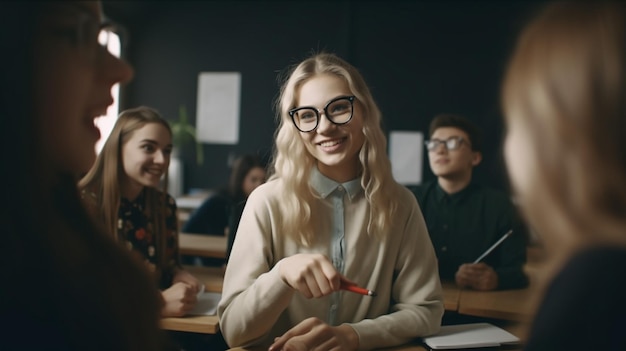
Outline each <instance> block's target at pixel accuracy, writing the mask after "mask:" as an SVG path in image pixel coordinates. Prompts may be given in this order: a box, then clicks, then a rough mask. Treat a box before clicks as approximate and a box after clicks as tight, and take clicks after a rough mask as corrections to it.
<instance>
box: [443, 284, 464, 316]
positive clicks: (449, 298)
mask: <svg viewBox="0 0 626 351" xmlns="http://www.w3.org/2000/svg"><path fill="white" fill-rule="evenodd" d="M441 287H442V288H443V307H444V308H445V310H446V311H456V310H458V309H459V299H460V298H461V289H459V287H457V286H456V284H454V283H448V282H442V283H441Z"/></svg>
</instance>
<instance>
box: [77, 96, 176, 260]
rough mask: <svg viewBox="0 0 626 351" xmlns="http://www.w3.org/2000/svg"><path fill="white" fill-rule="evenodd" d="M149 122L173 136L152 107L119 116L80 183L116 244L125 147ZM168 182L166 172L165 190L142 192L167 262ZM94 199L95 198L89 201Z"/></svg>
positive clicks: (160, 253)
mask: <svg viewBox="0 0 626 351" xmlns="http://www.w3.org/2000/svg"><path fill="white" fill-rule="evenodd" d="M150 123H158V124H160V125H162V126H164V127H165V128H166V129H167V130H168V131H169V133H170V135H171V134H172V130H171V128H170V125H169V123H167V121H166V120H165V119H163V118H162V117H161V115H159V113H158V112H157V111H156V110H154V109H152V108H149V107H145V106H140V107H137V108H133V109H128V110H125V111H123V112H122V113H120V115H119V117H118V119H117V122H116V123H115V126H114V127H113V130H112V131H111V134H110V135H109V138H108V139H107V140H106V142H105V143H104V146H103V147H102V151H101V152H100V154H99V155H98V157H97V158H96V162H95V163H94V165H93V166H92V167H91V169H90V170H89V172H88V173H87V174H86V175H85V176H84V177H83V178H82V179H81V180H80V182H79V184H78V186H79V188H80V189H81V190H82V191H83V197H84V200H85V202H86V205H87V206H88V207H90V208H91V210H92V212H95V215H96V217H98V218H96V219H97V220H101V221H102V223H103V225H104V226H105V229H106V230H107V232H108V233H111V234H112V235H114V239H115V240H116V241H117V240H119V235H118V230H117V222H118V215H119V214H118V213H119V208H120V200H121V197H122V192H121V189H120V184H122V182H123V180H124V179H125V177H126V175H125V173H124V167H123V165H122V157H121V155H122V147H123V146H124V144H125V143H126V142H127V141H128V140H129V139H130V138H131V136H132V135H133V133H134V132H135V131H136V130H138V129H141V128H143V127H144V126H145V125H146V124H150ZM167 181H168V177H167V172H166V173H165V179H164V182H163V188H162V189H160V190H159V189H154V188H149V187H145V188H144V190H143V192H144V196H145V201H146V203H145V210H146V211H147V212H148V213H150V214H151V216H152V217H151V219H152V220H153V222H152V224H153V226H154V227H153V228H154V234H155V235H156V237H157V238H158V239H157V240H158V243H159V245H158V246H157V250H159V251H158V253H159V257H160V258H161V259H164V258H163V256H164V255H163V254H162V252H161V251H162V250H163V249H164V247H165V239H166V238H167V235H166V230H167V227H166V225H165V218H166V209H167V201H166V200H167V198H166V197H167ZM91 196H93V197H95V198H90V197H91ZM94 202H95V203H94ZM94 206H95V208H94ZM161 264H163V265H164V264H166V262H161Z"/></svg>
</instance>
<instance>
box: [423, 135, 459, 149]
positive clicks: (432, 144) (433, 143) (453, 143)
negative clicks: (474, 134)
mask: <svg viewBox="0 0 626 351" xmlns="http://www.w3.org/2000/svg"><path fill="white" fill-rule="evenodd" d="M463 143H467V141H466V140H465V139H464V138H463V137H460V136H453V137H449V138H448V139H446V140H440V139H431V140H426V141H425V142H424V145H425V146H426V149H428V151H435V150H437V149H438V148H439V145H443V146H445V148H446V150H448V151H449V150H456V149H458V148H460V147H461V146H462V145H463ZM468 146H469V143H468Z"/></svg>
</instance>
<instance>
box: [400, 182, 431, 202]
mask: <svg viewBox="0 0 626 351" xmlns="http://www.w3.org/2000/svg"><path fill="white" fill-rule="evenodd" d="M436 184H437V181H436V180H430V181H428V182H425V183H421V184H419V185H412V186H408V187H407V188H408V189H409V190H410V191H411V193H413V195H414V196H415V197H416V198H417V199H418V201H419V200H422V199H424V198H425V197H426V196H427V195H428V193H430V192H431V191H432V189H434V188H435V185H436Z"/></svg>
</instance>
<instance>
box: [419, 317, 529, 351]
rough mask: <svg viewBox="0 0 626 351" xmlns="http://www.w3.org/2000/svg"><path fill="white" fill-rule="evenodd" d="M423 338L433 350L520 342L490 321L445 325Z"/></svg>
mask: <svg viewBox="0 0 626 351" xmlns="http://www.w3.org/2000/svg"><path fill="white" fill-rule="evenodd" d="M423 340H424V343H425V344H426V345H428V346H429V347H430V348H431V349H433V350H450V349H464V348H467V349H471V348H477V347H497V346H500V345H504V344H516V343H519V342H520V340H519V338H518V337H516V336H515V335H513V334H511V333H509V332H508V331H506V330H504V329H502V328H499V327H496V326H495V325H493V324H490V323H472V324H458V325H444V326H442V327H441V330H440V331H439V333H437V334H435V335H433V336H428V337H425V338H423Z"/></svg>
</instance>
